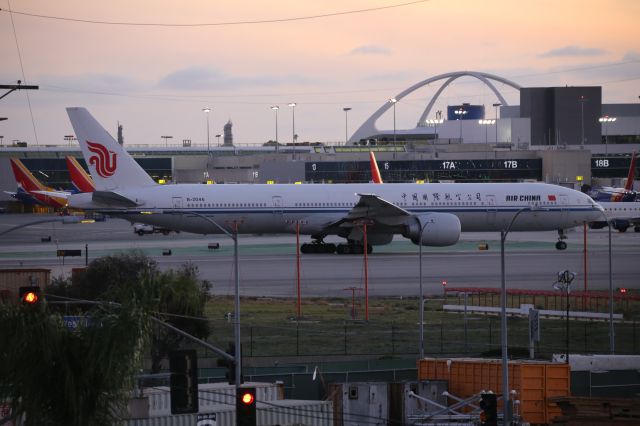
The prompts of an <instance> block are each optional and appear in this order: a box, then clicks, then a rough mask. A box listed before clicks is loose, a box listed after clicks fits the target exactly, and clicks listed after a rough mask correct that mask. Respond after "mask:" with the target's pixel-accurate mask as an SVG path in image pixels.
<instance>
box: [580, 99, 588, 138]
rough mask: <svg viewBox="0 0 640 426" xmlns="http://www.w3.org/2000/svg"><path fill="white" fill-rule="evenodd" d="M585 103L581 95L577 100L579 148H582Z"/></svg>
mask: <svg viewBox="0 0 640 426" xmlns="http://www.w3.org/2000/svg"><path fill="white" fill-rule="evenodd" d="M586 101H587V98H586V96H584V95H581V96H580V97H579V98H578V102H580V146H581V147H582V148H584V103H585V102H586Z"/></svg>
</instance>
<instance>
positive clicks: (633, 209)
mask: <svg viewBox="0 0 640 426" xmlns="http://www.w3.org/2000/svg"><path fill="white" fill-rule="evenodd" d="M598 204H600V206H602V208H603V209H604V214H605V216H606V217H607V220H606V221H605V220H602V219H603V218H601V219H600V220H597V221H594V222H591V223H589V228H592V229H601V228H604V227H606V226H607V223H610V224H611V226H612V227H613V229H616V230H618V231H620V232H626V231H627V229H628V228H630V227H632V226H633V230H634V231H635V232H640V202H619V201H601V202H599V203H598Z"/></svg>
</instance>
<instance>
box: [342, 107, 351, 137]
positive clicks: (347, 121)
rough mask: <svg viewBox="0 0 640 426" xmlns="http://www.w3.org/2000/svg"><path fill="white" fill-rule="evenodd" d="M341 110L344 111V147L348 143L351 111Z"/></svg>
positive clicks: (347, 109) (348, 108)
mask: <svg viewBox="0 0 640 426" xmlns="http://www.w3.org/2000/svg"><path fill="white" fill-rule="evenodd" d="M342 110H343V111H344V144H345V145H346V144H347V143H349V120H348V119H349V117H348V115H349V111H351V108H350V107H344V108H342Z"/></svg>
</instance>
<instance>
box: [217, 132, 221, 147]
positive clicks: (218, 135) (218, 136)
mask: <svg viewBox="0 0 640 426" xmlns="http://www.w3.org/2000/svg"><path fill="white" fill-rule="evenodd" d="M220 136H222V135H220V134H217V135H216V138H218V148H220Z"/></svg>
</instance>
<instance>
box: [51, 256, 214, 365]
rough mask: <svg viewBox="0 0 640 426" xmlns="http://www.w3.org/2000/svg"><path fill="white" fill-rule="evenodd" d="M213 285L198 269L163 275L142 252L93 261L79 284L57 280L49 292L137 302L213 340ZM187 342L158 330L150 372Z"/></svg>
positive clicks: (187, 265) (184, 268) (185, 267)
mask: <svg viewBox="0 0 640 426" xmlns="http://www.w3.org/2000/svg"><path fill="white" fill-rule="evenodd" d="M208 287H209V283H208V282H207V281H201V280H199V279H198V269H197V267H196V266H194V265H193V264H191V263H185V264H184V265H182V266H181V267H180V269H178V270H177V271H174V270H168V271H164V272H162V271H159V270H158V266H157V264H156V262H155V261H153V260H152V259H149V258H148V257H146V256H145V255H144V254H142V253H141V252H130V253H125V254H118V255H113V256H106V257H103V258H99V259H96V260H94V261H92V262H91V263H90V264H89V266H88V267H87V270H86V272H85V273H84V274H81V275H80V276H79V277H78V278H77V280H75V281H74V282H69V281H68V280H56V281H55V283H54V285H53V286H52V287H51V288H50V289H49V290H48V292H49V293H53V294H56V295H59V296H65V297H70V298H77V299H84V300H108V301H113V302H119V303H126V302H127V301H129V300H136V301H137V303H139V304H140V306H141V307H143V308H144V309H145V310H147V311H148V312H150V313H158V314H164V318H163V320H164V321H166V322H168V323H170V324H172V325H174V326H175V327H177V328H179V329H181V330H183V331H185V332H187V333H189V334H191V335H193V336H196V337H198V338H206V337H207V336H208V335H209V325H208V322H207V321H206V320H204V319H202V317H203V316H204V307H205V303H206V297H207V295H206V289H208ZM183 341H184V338H183V337H181V336H178V335H177V334H175V333H173V332H168V331H167V330H165V329H162V328H160V327H157V326H156V327H154V333H153V336H152V339H151V367H152V368H151V370H152V372H158V371H160V368H161V362H162V360H163V359H164V358H165V357H166V356H167V354H168V353H169V351H170V350H174V349H178V348H179V347H180V346H181V345H182V343H183Z"/></svg>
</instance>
